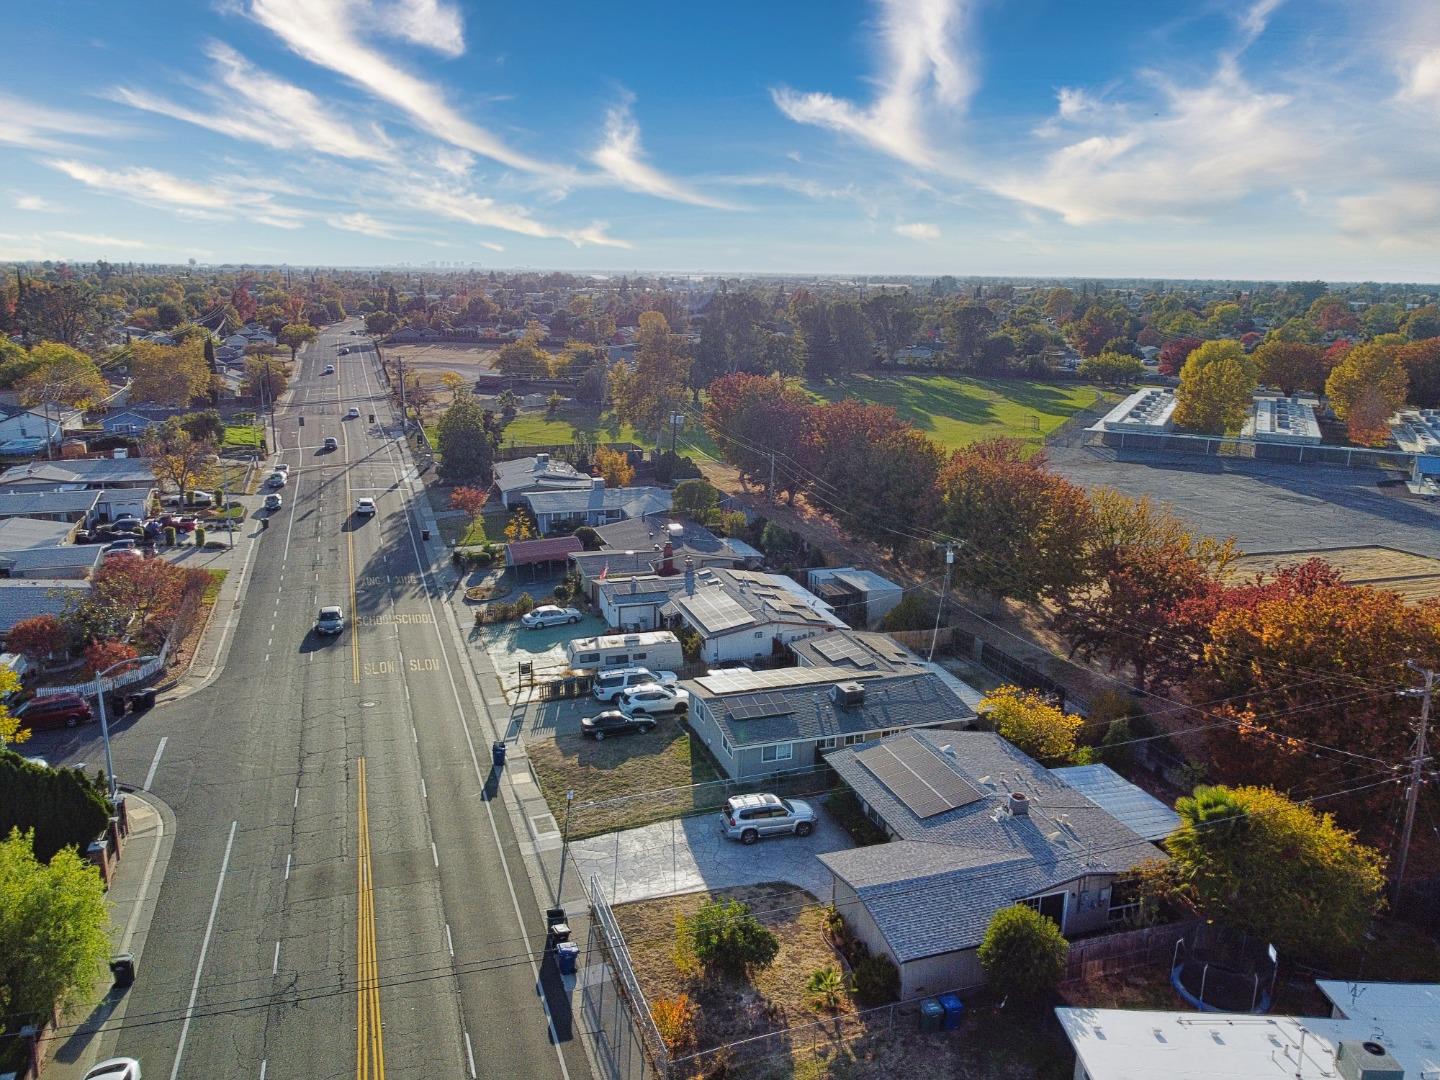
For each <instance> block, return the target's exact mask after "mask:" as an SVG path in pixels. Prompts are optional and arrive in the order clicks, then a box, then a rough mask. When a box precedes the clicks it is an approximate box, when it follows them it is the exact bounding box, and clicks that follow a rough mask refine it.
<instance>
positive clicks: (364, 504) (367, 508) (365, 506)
mask: <svg viewBox="0 0 1440 1080" xmlns="http://www.w3.org/2000/svg"><path fill="white" fill-rule="evenodd" d="M355 512H356V513H357V514H363V515H364V516H366V517H370V516H371V515H373V514H374V513H375V500H374V499H372V498H370V497H369V496H368V495H365V496H361V497H360V498H358V499H356V500H355Z"/></svg>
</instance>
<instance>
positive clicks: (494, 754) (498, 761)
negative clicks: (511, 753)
mask: <svg viewBox="0 0 1440 1080" xmlns="http://www.w3.org/2000/svg"><path fill="white" fill-rule="evenodd" d="M490 764H492V765H494V766H495V767H496V768H499V767H500V766H502V765H504V764H505V740H504V739H496V740H495V741H494V742H493V743H491V744H490Z"/></svg>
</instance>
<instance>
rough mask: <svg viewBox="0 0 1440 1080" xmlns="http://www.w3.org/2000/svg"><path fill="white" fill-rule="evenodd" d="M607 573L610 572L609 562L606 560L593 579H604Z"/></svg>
mask: <svg viewBox="0 0 1440 1080" xmlns="http://www.w3.org/2000/svg"><path fill="white" fill-rule="evenodd" d="M608 573H610V564H609V563H608V562H607V563H606V564H605V565H604V566H603V567H601V568H600V576H599V577H597V578H596V579H595V580H596V581H604V580H605V575H606V574H608Z"/></svg>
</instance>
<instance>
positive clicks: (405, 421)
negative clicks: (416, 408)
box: [395, 356, 410, 435]
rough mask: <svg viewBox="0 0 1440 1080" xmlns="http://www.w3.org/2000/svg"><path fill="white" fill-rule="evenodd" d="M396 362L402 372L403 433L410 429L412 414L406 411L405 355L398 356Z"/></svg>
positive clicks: (401, 424) (401, 409)
mask: <svg viewBox="0 0 1440 1080" xmlns="http://www.w3.org/2000/svg"><path fill="white" fill-rule="evenodd" d="M395 363H396V367H397V369H398V370H399V372H400V433H401V434H402V435H403V434H404V433H405V432H407V431H409V430H410V414H409V413H408V412H406V411H405V357H403V356H400V357H397V358H396V361H395Z"/></svg>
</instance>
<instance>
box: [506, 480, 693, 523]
mask: <svg viewBox="0 0 1440 1080" xmlns="http://www.w3.org/2000/svg"><path fill="white" fill-rule="evenodd" d="M525 501H526V502H528V503H529V504H530V510H531V512H532V513H535V514H537V515H538V514H583V513H584V512H585V511H587V510H623V511H624V512H625V513H626V515H628V516H629V517H641V516H642V515H644V514H654V513H659V512H661V511H664V510H667V509H669V507H670V492H668V491H666V490H665V489H664V488H657V487H631V488H597V487H590V488H579V489H576V490H574V491H529V492H526V493H525Z"/></svg>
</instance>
